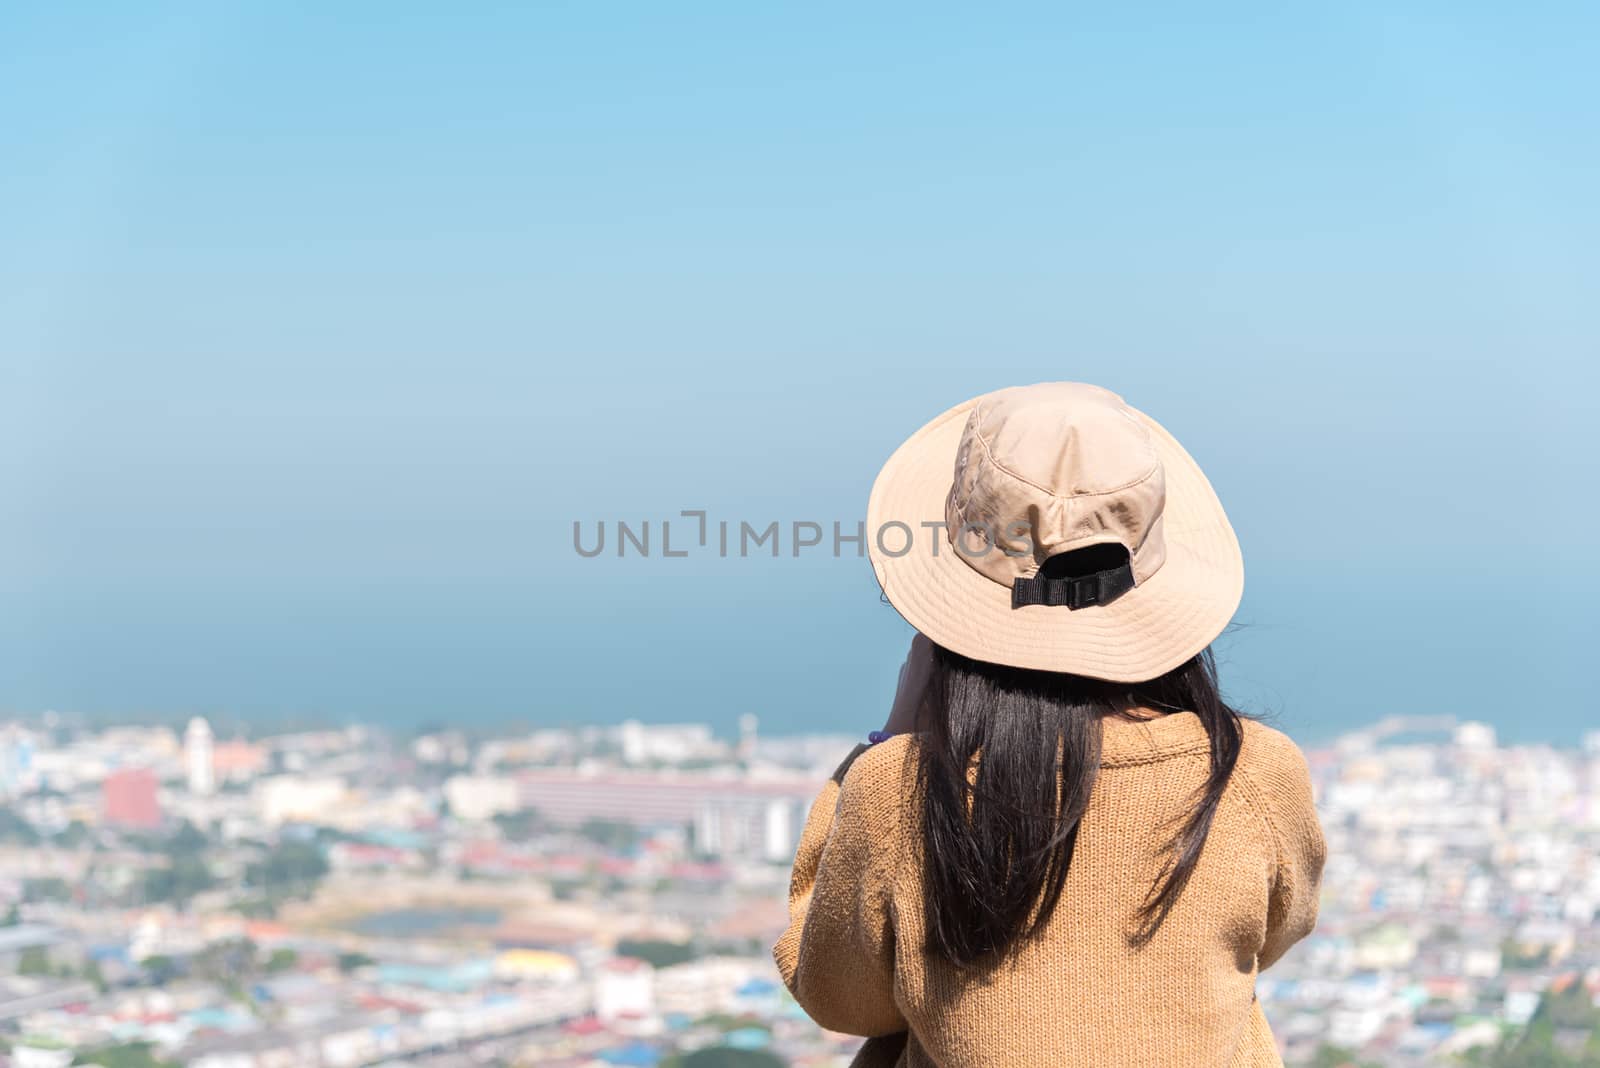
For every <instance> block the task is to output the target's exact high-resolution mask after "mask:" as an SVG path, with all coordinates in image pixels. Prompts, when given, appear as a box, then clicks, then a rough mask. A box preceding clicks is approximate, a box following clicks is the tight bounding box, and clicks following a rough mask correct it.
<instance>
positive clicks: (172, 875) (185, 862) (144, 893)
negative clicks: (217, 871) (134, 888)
mask: <svg viewBox="0 0 1600 1068" xmlns="http://www.w3.org/2000/svg"><path fill="white" fill-rule="evenodd" d="M214 885H216V880H215V879H214V878H212V875H211V869H210V868H208V867H207V866H206V862H205V861H204V860H203V859H201V858H200V857H198V856H178V857H173V858H172V859H171V861H169V862H168V864H167V865H166V867H162V868H150V869H148V870H146V871H145V873H144V875H143V877H142V878H141V879H140V882H139V888H140V895H141V897H142V899H143V900H144V901H149V902H156V901H170V902H173V903H174V904H178V905H184V904H187V903H188V902H189V901H190V900H191V899H192V898H193V897H194V896H195V895H196V894H199V893H201V892H202V891H205V890H209V889H211V887H212V886H214Z"/></svg>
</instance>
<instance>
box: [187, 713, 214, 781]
mask: <svg viewBox="0 0 1600 1068" xmlns="http://www.w3.org/2000/svg"><path fill="white" fill-rule="evenodd" d="M214 746H215V739H213V738H212V735H211V724H209V723H207V722H206V721H205V719H204V718H203V717H200V716H196V717H195V718H193V719H191V720H190V721H189V726H188V729H186V730H185V731H184V732H183V771H184V780H185V782H187V783H188V786H189V792H190V793H191V794H194V795H195V796H197V797H205V796H207V795H209V794H211V793H212V792H213V791H215V790H216V788H217V770H216V767H215V765H214V764H213V763H212V756H213V749H214Z"/></svg>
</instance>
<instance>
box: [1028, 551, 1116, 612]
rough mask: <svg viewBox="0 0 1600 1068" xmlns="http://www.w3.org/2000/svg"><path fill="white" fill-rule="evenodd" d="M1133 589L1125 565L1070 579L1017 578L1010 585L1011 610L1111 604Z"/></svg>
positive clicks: (1041, 575)
mask: <svg viewBox="0 0 1600 1068" xmlns="http://www.w3.org/2000/svg"><path fill="white" fill-rule="evenodd" d="M1131 589H1133V566H1132V564H1131V563H1129V562H1124V563H1121V564H1119V565H1117V566H1116V567H1108V568H1106V569H1105V570H1103V571H1093V572H1090V573H1089V574H1087V575H1074V576H1072V577H1070V578H1046V577H1045V576H1044V575H1043V574H1038V575H1034V576H1032V577H1031V578H1019V579H1017V580H1016V581H1015V582H1013V583H1012V584H1011V607H1012V608H1021V607H1023V606H1024V605H1030V604H1043V605H1052V606H1056V607H1060V606H1065V607H1067V608H1069V609H1078V608H1087V607H1089V606H1090V605H1096V604H1110V603H1111V602H1112V601H1115V600H1116V599H1117V598H1118V597H1121V596H1122V595H1123V594H1125V593H1127V592H1128V591H1129V590H1131Z"/></svg>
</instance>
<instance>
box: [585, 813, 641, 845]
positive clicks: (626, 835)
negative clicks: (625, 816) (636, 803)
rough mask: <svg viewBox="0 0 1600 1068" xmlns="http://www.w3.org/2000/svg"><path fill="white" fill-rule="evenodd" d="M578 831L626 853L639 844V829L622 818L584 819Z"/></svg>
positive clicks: (593, 840)
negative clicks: (621, 819) (622, 820)
mask: <svg viewBox="0 0 1600 1068" xmlns="http://www.w3.org/2000/svg"><path fill="white" fill-rule="evenodd" d="M578 833H579V834H581V835H583V836H584V837H585V838H587V839H589V841H591V842H593V843H595V844H596V845H599V846H603V847H605V848H606V849H610V850H613V851H614V852H618V853H625V852H627V851H628V850H630V849H633V848H634V847H635V846H637V845H638V844H639V829H638V828H637V827H635V826H634V825H633V824H631V823H623V822H621V821H620V820H602V819H590V820H584V821H583V825H582V826H581V827H579V828H578Z"/></svg>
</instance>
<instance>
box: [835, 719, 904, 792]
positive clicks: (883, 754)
mask: <svg viewBox="0 0 1600 1068" xmlns="http://www.w3.org/2000/svg"><path fill="white" fill-rule="evenodd" d="M834 777H835V778H836V779H837V780H838V782H839V787H840V790H841V791H843V792H847V793H852V794H870V795H882V796H883V797H884V799H885V800H892V799H899V798H901V797H903V794H902V792H901V791H902V789H903V788H904V786H905V785H906V784H907V783H910V782H913V781H915V779H916V736H915V735H912V734H896V735H891V736H890V737H888V738H885V739H884V740H883V741H881V742H875V743H873V744H871V745H861V746H857V747H856V749H855V751H854V752H853V753H851V754H850V756H849V757H848V758H847V759H846V760H845V763H844V765H843V766H842V767H840V769H839V770H838V771H837V772H835V773H834Z"/></svg>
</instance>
